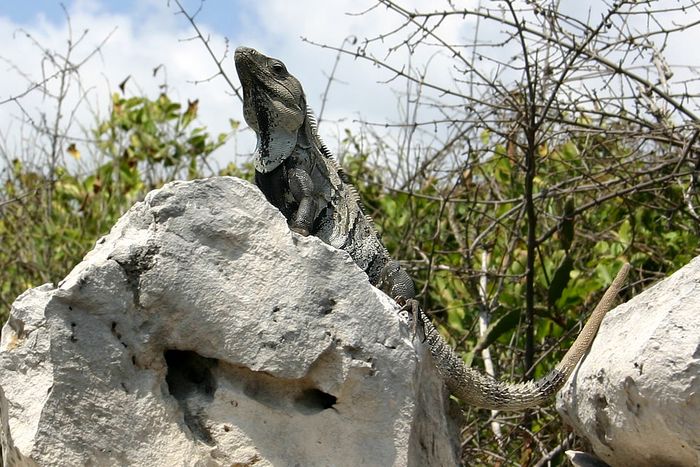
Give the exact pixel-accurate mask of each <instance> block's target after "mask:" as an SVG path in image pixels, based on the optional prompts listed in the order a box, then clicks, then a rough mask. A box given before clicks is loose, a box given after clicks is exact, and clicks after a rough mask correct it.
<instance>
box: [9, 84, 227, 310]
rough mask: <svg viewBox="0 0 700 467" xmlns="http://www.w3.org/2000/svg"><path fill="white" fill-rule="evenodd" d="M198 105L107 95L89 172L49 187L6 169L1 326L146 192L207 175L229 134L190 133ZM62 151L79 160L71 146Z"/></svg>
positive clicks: (21, 168) (60, 174)
mask: <svg viewBox="0 0 700 467" xmlns="http://www.w3.org/2000/svg"><path fill="white" fill-rule="evenodd" d="M197 106H198V103H197V101H190V102H188V104H187V106H186V107H185V106H182V105H181V104H179V103H177V102H173V101H171V100H170V98H169V97H168V96H167V95H165V94H161V95H160V96H158V98H156V99H155V100H150V99H148V98H145V97H129V98H127V97H122V96H120V95H118V94H114V95H113V96H112V107H111V112H110V115H109V117H108V118H107V119H106V120H104V121H101V122H98V123H97V125H96V127H95V129H94V131H93V135H92V136H93V138H94V139H95V141H96V143H95V145H94V146H93V147H92V149H93V150H94V151H95V152H96V154H95V156H96V157H95V159H96V160H97V161H99V162H98V165H97V166H95V167H94V168H93V169H91V170H88V171H87V173H85V172H84V171H80V170H78V169H71V168H69V167H68V166H58V167H55V170H54V181H53V182H52V181H51V180H50V179H49V175H48V173H46V171H45V170H44V171H42V170H40V169H38V168H33V167H30V166H28V165H27V164H25V163H23V162H22V161H20V160H14V161H13V162H12V167H11V168H10V170H9V171H7V172H6V176H5V179H4V180H3V181H2V183H3V184H2V187H1V188H0V243H1V244H2V245H3V248H2V249H1V250H0V270H1V271H2V272H1V273H0V274H1V276H0V306H1V308H0V321H4V318H5V316H6V314H7V312H8V311H9V307H10V304H11V303H12V302H13V301H14V299H15V298H16V297H17V296H18V295H19V294H20V293H22V292H23V291H24V290H26V289H27V288H30V287H34V286H37V285H40V284H42V283H45V282H55V281H57V280H59V279H61V278H63V277H64V276H65V275H66V274H67V273H68V271H69V270H70V268H72V267H73V266H75V265H76V264H77V263H78V262H79V261H80V259H81V258H82V256H83V255H84V254H85V253H86V252H87V251H89V250H90V249H91V248H92V247H93V245H94V242H95V241H96V240H97V239H98V238H99V237H100V236H102V235H105V234H106V233H107V232H108V230H109V229H110V228H111V226H112V225H113V224H114V223H115V222H116V220H117V219H118V218H119V216H121V215H122V214H124V212H125V211H126V210H127V209H129V207H131V206H132V205H133V204H134V203H135V202H136V201H138V200H140V199H142V198H143V196H144V195H145V193H146V192H148V191H149V190H151V189H153V188H157V187H159V186H161V185H162V184H163V183H165V182H168V181H171V180H173V179H176V178H185V179H191V178H196V177H201V176H203V175H205V174H206V170H207V165H206V164H207V158H208V157H209V155H210V154H211V153H212V152H213V151H214V150H215V149H216V148H218V147H219V146H221V145H222V144H223V143H225V142H226V140H227V138H228V135H226V134H220V135H218V136H217V137H215V138H212V137H211V136H210V135H209V134H208V133H207V132H206V130H205V129H204V128H201V127H195V126H194V123H195V121H196V120H195V119H196V116H197ZM67 151H68V153H69V154H70V155H71V156H72V157H74V158H79V157H80V152H79V151H78V149H77V148H76V146H75V145H74V144H71V145H70V146H69V147H68V148H67ZM226 170H227V171H228V172H231V173H233V172H235V167H233V166H229V167H227V169H226Z"/></svg>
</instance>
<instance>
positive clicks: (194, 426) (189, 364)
mask: <svg viewBox="0 0 700 467" xmlns="http://www.w3.org/2000/svg"><path fill="white" fill-rule="evenodd" d="M164 356H165V363H166V364H167V366H168V372H167V374H166V376H165V382H166V383H167V385H168V391H169V392H170V394H171V395H172V396H173V397H174V398H175V399H176V400H177V402H178V404H179V405H180V408H181V409H182V411H183V414H184V419H185V424H186V425H187V427H188V428H189V429H190V431H191V432H192V434H193V435H194V436H195V437H196V438H198V439H199V440H201V441H203V442H205V443H207V444H213V440H212V437H211V434H210V433H209V430H208V428H207V427H206V424H205V422H206V414H207V410H206V409H207V407H208V406H209V404H211V402H212V400H213V399H214V391H215V390H216V380H215V378H214V375H213V374H212V371H211V369H212V368H213V367H215V366H216V365H217V363H218V360H216V359H213V358H206V357H203V356H201V355H199V354H198V353H197V352H192V351H189V350H167V351H166V352H165V354H164Z"/></svg>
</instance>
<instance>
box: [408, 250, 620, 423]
mask: <svg viewBox="0 0 700 467" xmlns="http://www.w3.org/2000/svg"><path fill="white" fill-rule="evenodd" d="M629 269H630V265H629V264H625V265H624V266H623V267H622V269H620V271H619V272H618V273H617V277H615V280H614V281H613V282H612V284H611V285H610V287H609V288H608V290H607V291H606V292H605V294H604V295H603V298H602V299H601V300H600V303H598V306H596V308H595V310H593V313H592V314H591V317H590V318H589V319H588V322H587V323H586V325H585V326H584V327H583V329H582V330H581V333H580V334H579V336H578V338H577V339H576V341H575V342H574V344H573V345H572V346H571V348H570V349H569V351H568V352H567V353H566V355H565V356H564V358H563V359H562V360H561V362H560V363H559V364H558V365H557V366H556V367H555V368H554V369H553V370H552V371H551V372H549V373H548V374H547V375H546V376H544V377H543V378H540V379H538V380H535V381H528V382H525V383H520V384H510V383H505V382H501V381H498V380H495V379H493V378H491V377H490V376H487V375H485V374H483V373H480V372H478V371H476V370H473V369H471V368H469V367H467V366H466V365H465V364H464V361H462V359H461V358H460V357H459V356H458V355H457V354H455V352H454V351H453V350H452V349H451V348H450V346H449V345H447V343H446V342H445V340H444V339H443V338H442V336H441V335H440V334H439V333H438V331H437V329H435V327H434V326H433V324H432V323H431V322H430V319H429V318H428V317H427V316H426V315H425V314H424V313H418V315H419V316H420V319H421V320H422V325H423V330H424V333H425V340H426V343H427V345H428V347H429V349H430V353H431V354H432V356H433V360H434V362H435V365H436V367H437V368H438V371H439V372H440V374H441V375H442V377H443V378H444V379H445V382H446V384H447V387H448V389H449V390H450V393H452V394H453V395H454V396H455V397H457V398H458V399H460V400H461V401H463V402H465V403H466V404H469V405H471V406H474V407H481V408H485V409H494V410H513V411H515V410H523V409H526V408H529V407H535V406H538V405H541V404H543V403H544V402H546V401H548V400H549V399H550V398H551V397H552V396H553V395H554V394H555V393H556V392H557V391H558V390H559V389H560V388H561V387H562V386H563V384H564V382H565V381H566V380H567V379H568V378H569V376H570V375H571V373H572V372H573V370H574V368H575V367H576V365H577V364H578V362H579V360H580V359H581V358H582V357H583V355H584V354H585V353H586V352H587V351H588V349H589V348H590V346H591V344H592V343H593V339H594V338H595V335H596V333H597V332H598V327H599V326H600V323H601V321H602V320H603V317H604V316H605V314H606V313H607V312H608V311H609V310H610V309H611V308H612V305H613V302H614V300H615V297H616V296H617V294H618V292H619V291H620V288H621V287H622V284H623V283H624V281H625V279H626V277H627V273H628V271H629Z"/></svg>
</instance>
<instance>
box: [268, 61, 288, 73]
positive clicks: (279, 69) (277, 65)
mask: <svg viewBox="0 0 700 467" xmlns="http://www.w3.org/2000/svg"><path fill="white" fill-rule="evenodd" d="M270 68H272V71H273V72H274V73H276V74H278V75H281V74H282V73H284V72H285V71H287V69H286V68H285V67H284V65H283V64H282V62H274V63H273V64H272V65H271V66H270Z"/></svg>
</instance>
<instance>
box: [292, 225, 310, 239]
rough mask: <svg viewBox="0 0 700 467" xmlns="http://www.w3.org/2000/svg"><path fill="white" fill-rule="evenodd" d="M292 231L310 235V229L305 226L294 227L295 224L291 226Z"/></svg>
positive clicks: (306, 235) (305, 235)
mask: <svg viewBox="0 0 700 467" xmlns="http://www.w3.org/2000/svg"><path fill="white" fill-rule="evenodd" d="M289 228H290V229H291V231H292V232H296V233H298V234H299V235H301V236H304V237H308V236H309V231H308V230H307V229H305V228H304V227H294V226H291V225H290V226H289Z"/></svg>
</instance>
